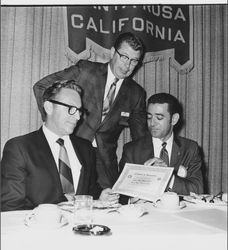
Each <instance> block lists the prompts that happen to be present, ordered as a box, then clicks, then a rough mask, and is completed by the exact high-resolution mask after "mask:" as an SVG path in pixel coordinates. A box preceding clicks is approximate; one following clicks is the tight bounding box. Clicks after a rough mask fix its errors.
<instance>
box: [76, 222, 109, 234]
mask: <svg viewBox="0 0 228 250" xmlns="http://www.w3.org/2000/svg"><path fill="white" fill-rule="evenodd" d="M73 231H74V232H75V233H78V234H84V235H104V234H110V233H111V229H110V228H109V227H107V226H104V225H97V224H93V225H78V226H76V227H73Z"/></svg>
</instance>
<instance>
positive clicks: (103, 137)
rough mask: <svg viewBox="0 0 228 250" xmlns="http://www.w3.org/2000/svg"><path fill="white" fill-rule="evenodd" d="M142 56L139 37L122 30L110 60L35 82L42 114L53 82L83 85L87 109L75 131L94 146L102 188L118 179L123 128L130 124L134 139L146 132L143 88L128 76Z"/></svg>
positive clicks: (83, 63)
mask: <svg viewBox="0 0 228 250" xmlns="http://www.w3.org/2000/svg"><path fill="white" fill-rule="evenodd" d="M142 55H143V44H142V43H141V41H140V39H139V38H138V37H136V36H135V35H134V34H132V33H123V34H121V35H120V36H119V37H118V38H117V40H116V42H115V44H114V46H113V47H112V48H111V60H110V62H109V63H106V64H103V63H96V62H90V61H84V60H81V61H79V62H78V63H77V64H76V65H74V66H71V67H69V68H67V69H65V70H62V71H59V72H57V73H54V74H51V75H49V76H46V77H45V78H43V79H41V80H40V81H38V82H37V83H36V84H35V85H34V93H35V97H36V100H37V103H38V107H39V110H40V111H41V113H43V112H42V108H41V107H42V99H41V96H42V93H43V92H44V90H45V89H46V88H47V87H48V86H50V84H51V83H52V82H53V81H56V80H62V79H76V80H77V81H78V83H79V85H80V86H81V87H82V88H83V91H84V93H83V105H84V107H85V109H86V110H87V111H88V112H87V115H86V116H84V119H83V120H82V122H81V123H80V125H79V126H78V127H77V128H76V130H75V134H76V135H77V136H80V137H82V138H85V139H88V140H90V141H91V142H92V143H93V146H94V147H95V148H96V167H97V172H98V181H99V183H100V185H101V186H102V187H103V188H106V187H112V185H113V184H114V183H115V181H116V180H117V178H118V163H117V155H116V149H117V142H118V138H119V136H120V133H121V132H122V130H123V129H124V128H125V127H128V126H129V127H130V132H131V136H132V139H133V140H136V139H138V138H139V137H141V136H143V135H145V133H146V132H147V131H148V128H147V122H146V93H145V90H144V89H143V88H142V87H141V86H140V85H138V84H137V83H136V82H135V81H134V80H133V79H132V78H131V77H130V76H131V75H132V73H133V71H134V70H135V69H136V67H137V65H138V64H139V62H140V60H141V59H142ZM42 116H43V115H42Z"/></svg>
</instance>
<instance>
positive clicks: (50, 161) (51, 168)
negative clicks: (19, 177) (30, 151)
mask: <svg viewBox="0 0 228 250" xmlns="http://www.w3.org/2000/svg"><path fill="white" fill-rule="evenodd" d="M36 145H37V148H38V150H37V152H36V153H37V154H39V159H41V164H42V165H43V166H45V167H46V168H47V170H48V172H49V173H50V176H52V177H53V178H54V182H55V183H56V186H57V188H58V189H59V190H60V192H62V185H61V182H60V178H59V172H58V169H57V166H56V163H55V159H54V156H53V154H52V152H51V149H50V147H49V144H48V142H47V139H46V137H45V135H44V133H43V130H42V128H40V129H39V130H38V131H37V137H36Z"/></svg>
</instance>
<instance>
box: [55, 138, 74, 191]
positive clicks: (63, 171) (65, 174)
mask: <svg viewBox="0 0 228 250" xmlns="http://www.w3.org/2000/svg"><path fill="white" fill-rule="evenodd" d="M56 142H57V143H58V144H59V145H60V150H59V175H60V180H61V183H62V188H63V192H64V193H65V194H68V193H74V185H73V177H72V173H71V168H70V162H69V158H68V155H67V151H66V148H65V146H64V140H63V139H61V138H59V139H58V140H57V141H56Z"/></svg>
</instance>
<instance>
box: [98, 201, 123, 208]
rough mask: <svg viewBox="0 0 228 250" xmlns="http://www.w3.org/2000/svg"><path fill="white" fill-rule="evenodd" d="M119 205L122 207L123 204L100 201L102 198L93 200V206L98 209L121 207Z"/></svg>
mask: <svg viewBox="0 0 228 250" xmlns="http://www.w3.org/2000/svg"><path fill="white" fill-rule="evenodd" d="M119 207H121V204H119V203H116V204H114V205H110V203H109V202H108V201H100V200H94V201H93V208H96V209H107V208H119Z"/></svg>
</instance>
